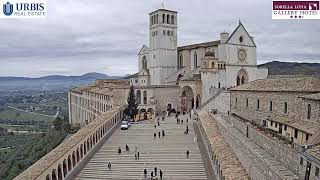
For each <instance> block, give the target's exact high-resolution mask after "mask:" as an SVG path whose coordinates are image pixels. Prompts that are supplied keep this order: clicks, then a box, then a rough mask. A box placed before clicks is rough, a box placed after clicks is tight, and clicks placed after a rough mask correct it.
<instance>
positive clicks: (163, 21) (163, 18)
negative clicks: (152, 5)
mask: <svg viewBox="0 0 320 180" xmlns="http://www.w3.org/2000/svg"><path fill="white" fill-rule="evenodd" d="M165 21H166V15H165V14H162V23H165Z"/></svg>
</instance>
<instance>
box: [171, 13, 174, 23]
mask: <svg viewBox="0 0 320 180" xmlns="http://www.w3.org/2000/svg"><path fill="white" fill-rule="evenodd" d="M171 24H174V16H173V15H172V16H171Z"/></svg>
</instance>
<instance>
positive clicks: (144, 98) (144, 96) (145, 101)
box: [143, 90, 148, 104]
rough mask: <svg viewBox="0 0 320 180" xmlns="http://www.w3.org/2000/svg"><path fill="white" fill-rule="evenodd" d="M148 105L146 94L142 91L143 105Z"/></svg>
mask: <svg viewBox="0 0 320 180" xmlns="http://www.w3.org/2000/svg"><path fill="white" fill-rule="evenodd" d="M147 103H148V93H147V91H146V90H144V91H143V104H147Z"/></svg>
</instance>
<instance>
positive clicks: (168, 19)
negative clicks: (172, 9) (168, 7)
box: [167, 14, 170, 24]
mask: <svg viewBox="0 0 320 180" xmlns="http://www.w3.org/2000/svg"><path fill="white" fill-rule="evenodd" d="M167 24H170V15H169V14H168V15H167Z"/></svg>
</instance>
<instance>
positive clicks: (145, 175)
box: [143, 169, 148, 178]
mask: <svg viewBox="0 0 320 180" xmlns="http://www.w3.org/2000/svg"><path fill="white" fill-rule="evenodd" d="M147 173H148V172H147V170H146V169H144V170H143V174H144V178H146V177H147Z"/></svg>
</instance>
